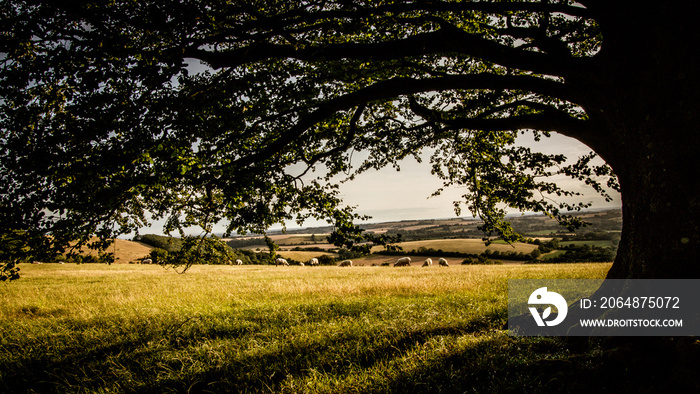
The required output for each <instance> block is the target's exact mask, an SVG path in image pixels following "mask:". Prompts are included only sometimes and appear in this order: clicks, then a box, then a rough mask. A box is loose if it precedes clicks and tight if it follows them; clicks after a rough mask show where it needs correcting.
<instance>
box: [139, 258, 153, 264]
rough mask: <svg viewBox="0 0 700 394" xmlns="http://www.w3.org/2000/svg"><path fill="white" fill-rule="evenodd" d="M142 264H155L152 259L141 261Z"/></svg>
mask: <svg viewBox="0 0 700 394" xmlns="http://www.w3.org/2000/svg"><path fill="white" fill-rule="evenodd" d="M141 264H153V260H151V259H143V260H141Z"/></svg>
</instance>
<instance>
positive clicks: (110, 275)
mask: <svg viewBox="0 0 700 394" xmlns="http://www.w3.org/2000/svg"><path fill="white" fill-rule="evenodd" d="M608 267H609V265H605V264H586V265H567V266H564V265H562V266H556V267H552V266H539V267H538V266H491V267H450V268H449V269H442V270H438V269H433V270H425V269H423V270H421V269H420V268H417V267H415V268H407V269H392V268H380V267H372V268H370V267H358V268H351V269H339V268H335V267H320V268H308V267H306V268H302V267H288V268H286V269H282V268H274V267H235V268H232V267H209V266H202V267H195V268H194V269H193V270H192V271H191V272H188V273H187V274H186V275H178V274H176V273H174V272H172V271H167V270H163V269H161V268H158V267H144V266H116V267H115V266H112V267H107V266H85V265H83V266H70V265H64V266H48V265H44V266H38V267H37V266H27V267H23V274H24V277H23V279H21V280H20V281H18V282H14V283H10V284H0V317H1V321H0V392H12V393H14V392H40V393H44V392H46V393H53V392H56V393H59V392H60V393H65V392H103V393H116V392H137V393H138V392H142V393H151V392H153V393H162V392H213V393H222V392H309V393H321V392H322V393H349V392H353V393H375V392H396V393H407V392H415V393H423V392H445V393H455V392H477V393H481V392H640V391H641V392H658V391H668V390H672V389H677V390H684V389H692V388H694V386H693V385H694V376H693V375H692V374H689V373H688V370H689V366H691V365H692V362H693V361H695V358H694V357H696V356H695V354H696V353H695V352H693V351H690V350H692V349H693V347H696V346H697V341H694V340H693V339H686V340H682V341H677V342H676V343H675V344H674V345H675V346H676V349H675V350H674V351H669V350H668V349H669V347H668V346H667V343H664V344H663V346H662V344H661V343H660V342H658V341H652V340H649V339H646V340H644V341H642V342H640V343H637V344H634V343H632V344H630V343H631V342H625V343H622V342H620V343H612V342H610V340H588V339H584V340H579V341H575V342H574V341H566V340H564V339H561V338H513V337H509V336H508V335H507V332H506V331H504V330H503V328H504V325H505V322H506V317H507V316H506V314H507V312H506V309H507V305H506V302H507V300H506V292H507V279H508V278H526V277H527V278H541V277H556V278H576V277H581V278H583V277H602V276H603V275H604V273H605V271H606V270H607V268H608ZM25 268H26V269H25ZM678 348H682V349H686V351H681V352H679V351H677V349H678Z"/></svg>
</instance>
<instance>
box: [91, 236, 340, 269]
mask: <svg viewBox="0 0 700 394" xmlns="http://www.w3.org/2000/svg"><path fill="white" fill-rule="evenodd" d="M255 240H256V242H255V243H253V244H252V245H260V244H261V243H264V242H265V241H264V240H262V238H258V239H255ZM134 241H137V242H142V243H144V244H146V245H149V246H152V247H154V248H155V249H153V250H152V251H151V253H150V255H149V258H150V259H151V260H152V261H153V263H155V264H160V263H161V262H163V261H167V257H168V254H169V253H176V252H178V251H179V250H180V249H181V248H182V246H183V241H182V239H180V238H175V237H168V236H164V235H155V234H145V235H139V236H136V237H134ZM241 241H251V240H241ZM226 245H227V247H228V248H229V250H228V252H229V253H230V254H231V256H232V257H231V259H232V261H235V260H236V259H240V260H241V261H242V262H243V264H274V261H272V260H273V259H272V258H271V257H270V253H268V252H255V251H253V250H247V249H235V248H233V247H231V244H230V242H226ZM314 249H316V250H318V251H320V252H325V251H324V250H323V249H320V248H314ZM317 258H318V260H319V264H320V265H331V264H333V265H334V264H335V263H336V260H335V259H334V258H333V257H332V256H328V255H319V256H318V257H317ZM287 261H288V262H289V264H292V265H299V263H300V262H299V261H296V260H294V259H287ZM89 262H93V261H92V260H91V261H89ZM95 262H97V261H95ZM212 263H213V264H228V263H229V262H228V261H225V262H221V261H214V262H210V261H203V262H201V264H212Z"/></svg>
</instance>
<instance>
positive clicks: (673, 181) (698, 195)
mask: <svg viewBox="0 0 700 394" xmlns="http://www.w3.org/2000/svg"><path fill="white" fill-rule="evenodd" d="M595 7H600V8H595V9H594V10H595V11H598V12H600V23H601V26H602V28H603V46H602V49H601V52H600V53H599V54H598V55H596V57H595V58H594V59H595V60H594V61H595V67H592V68H591V69H590V70H587V71H586V72H585V73H584V74H585V75H584V77H583V78H582V79H581V80H579V81H578V83H577V85H578V86H579V87H580V90H581V91H582V92H583V94H584V95H587V97H588V98H589V99H588V102H587V103H586V104H584V107H585V108H586V111H587V113H588V114H589V116H590V118H591V120H592V121H593V122H595V124H597V126H598V127H597V128H596V129H597V130H594V132H593V134H592V135H591V138H590V140H589V141H584V142H585V143H588V144H589V146H591V147H592V148H593V149H594V150H596V151H597V152H598V153H599V154H600V155H601V157H603V158H604V159H605V160H606V161H607V162H608V163H609V164H610V165H611V167H612V168H613V170H614V171H615V173H616V174H617V176H618V178H619V181H620V186H621V194H622V209H623V228H622V239H621V241H620V245H619V248H618V252H617V257H616V259H615V262H614V264H613V267H612V269H611V270H610V272H609V273H608V278H611V279H612V278H621V279H624V278H635V279H637V278H669V279H670V278H676V279H680V278H700V183H699V182H698V178H699V175H700V160H698V155H699V153H700V143H699V141H700V99H699V98H698V97H699V96H700V95H699V93H698V92H699V91H700V79H699V78H698V73H697V68H698V62H699V60H700V51H699V50H698V44H697V42H698V40H699V39H700V31H699V30H700V29H697V27H695V26H696V25H695V21H693V16H692V15H693V14H692V13H686V12H684V10H683V7H687V6H686V5H679V4H675V3H672V4H667V3H665V2H659V3H658V4H656V5H654V6H650V5H649V4H647V3H645V4H644V5H640V4H638V3H635V2H626V1H615V2H599V3H598V4H597V5H596V6H595Z"/></svg>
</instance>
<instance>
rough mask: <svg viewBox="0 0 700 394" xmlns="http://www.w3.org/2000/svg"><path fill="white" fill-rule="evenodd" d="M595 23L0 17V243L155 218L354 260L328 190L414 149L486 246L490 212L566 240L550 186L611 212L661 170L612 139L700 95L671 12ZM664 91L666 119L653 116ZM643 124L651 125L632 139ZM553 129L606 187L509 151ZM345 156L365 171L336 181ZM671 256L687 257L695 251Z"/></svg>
mask: <svg viewBox="0 0 700 394" xmlns="http://www.w3.org/2000/svg"><path fill="white" fill-rule="evenodd" d="M614 3H615V4H610V2H605V1H597V0H585V1H578V2H575V1H570V0H560V1H557V0H541V1H508V2H506V1H496V0H494V1H478V2H472V1H433V0H431V1H427V0H425V1H423V0H412V1H408V0H393V1H360V0H338V1H325V0H321V1H314V0H310V1H286V0H285V1H281V0H280V1H275V0H262V1H254V0H245V1H243V0H242V1H233V2H219V1H194V0H192V1H180V0H178V1H149V2H144V1H139V2H134V1H127V0H124V1H111V2H102V1H95V2H91V1H88V2H85V1H80V2H76V1H66V2H61V3H60V4H59V3H56V4H53V3H48V2H40V1H19V0H13V1H7V2H4V3H3V4H2V5H1V6H0V7H1V8H0V12H2V22H1V23H2V29H1V31H2V32H3V33H2V35H1V36H0V37H2V38H1V40H2V41H0V43H1V44H0V53H1V55H0V58H1V59H2V65H1V68H0V92H1V96H0V97H1V101H0V128H2V136H1V137H0V144H1V145H2V147H1V148H0V157H1V162H0V185H2V191H1V192H0V215H1V216H0V220H1V221H0V223H1V224H0V226H1V227H0V234H2V236H3V237H5V238H7V239H11V240H13V242H17V243H18V244H21V245H27V246H28V247H27V248H24V249H21V250H23V251H25V252H26V251H31V253H37V251H49V250H54V249H52V248H58V249H57V250H61V248H62V247H64V246H65V245H67V243H68V242H69V241H74V240H76V239H77V240H81V241H87V240H88V239H89V237H90V236H92V235H97V236H99V237H101V238H102V239H108V238H109V237H113V236H114V235H116V234H123V233H127V232H130V231H133V230H134V229H137V228H139V227H141V226H143V225H144V224H145V223H146V222H147V221H149V220H152V219H163V218H165V219H167V224H166V230H168V231H175V230H178V229H182V228H184V227H186V226H190V225H197V226H201V227H202V228H203V229H205V230H207V231H210V230H211V228H212V225H213V224H215V223H218V222H221V221H226V222H227V223H229V226H228V231H229V232H245V231H255V232H262V231H264V230H265V229H267V228H268V227H269V226H271V225H272V224H274V223H279V222H284V221H287V220H297V221H299V222H301V221H303V220H304V219H306V218H309V217H315V218H320V219H327V220H328V221H329V222H330V223H333V224H334V225H336V226H337V228H338V229H339V230H341V231H339V234H341V235H344V237H341V239H340V240H339V242H353V239H354V240H357V239H358V234H357V233H358V230H357V227H356V226H354V225H353V224H352V221H353V220H354V219H357V218H358V215H357V214H355V213H354V212H353V210H352V209H351V208H349V207H345V206H343V205H342V201H341V199H340V198H339V195H338V189H337V186H336V185H334V184H332V183H331V182H329V180H330V179H332V178H333V177H334V176H336V175H339V174H347V176H348V177H349V178H352V177H353V176H354V175H355V174H357V173H358V172H361V171H366V170H368V169H373V168H381V167H384V166H391V165H397V163H398V162H399V161H400V160H401V159H403V158H405V157H407V156H412V155H413V156H416V157H418V156H417V155H418V153H419V152H421V151H422V150H424V149H426V148H430V149H432V150H433V151H434V152H435V153H434V154H433V155H432V157H431V159H430V161H431V165H432V168H433V173H434V174H435V175H436V176H438V177H440V178H441V179H442V180H443V181H444V184H445V186H451V185H459V186H464V187H466V188H465V190H467V191H468V192H467V193H465V195H464V200H463V201H461V202H456V204H455V206H456V208H457V209H459V207H460V206H461V205H464V206H466V207H467V208H468V209H469V210H470V211H471V212H472V213H473V214H475V215H478V216H479V217H481V218H482V219H484V226H483V230H484V231H485V233H486V234H496V235H500V236H503V237H504V238H506V239H509V240H515V239H517V237H518V235H517V234H515V233H514V232H513V231H512V229H511V228H510V226H509V225H508V223H507V221H505V220H504V215H505V208H506V207H510V208H515V209H518V210H524V211H525V210H526V211H536V212H544V213H546V214H548V215H551V216H552V217H554V218H556V219H558V220H559V221H560V222H561V223H562V224H564V225H567V226H570V227H576V226H578V225H580V223H578V222H576V221H575V220H572V219H571V217H570V216H568V215H567V211H570V210H576V209H580V208H583V207H585V206H586V204H584V203H581V204H573V205H572V204H566V203H562V202H560V201H559V200H557V197H561V196H570V195H573V194H574V193H572V192H570V191H567V190H563V189H562V188H560V187H559V186H558V185H557V184H556V183H554V182H552V181H551V180H550V179H549V177H550V176H551V175H555V174H565V175H568V176H571V177H573V178H575V179H579V180H581V181H583V182H585V183H587V184H589V185H591V186H592V187H593V188H595V190H597V191H598V192H600V193H602V194H603V195H605V196H607V190H610V189H615V190H617V189H620V185H618V183H617V177H616V176H615V175H618V176H620V181H621V184H622V185H621V186H622V189H623V201H624V196H625V190H624V189H625V185H628V186H629V187H630V190H635V193H636V192H638V191H639V190H641V189H642V188H644V187H645V186H644V185H642V184H640V182H641V181H639V182H637V180H636V179H637V178H635V177H636V176H637V175H636V174H632V171H631V167H632V166H633V163H634V166H640V165H642V166H645V165H646V166H647V167H648V166H654V165H655V164H654V163H656V165H660V166H661V167H663V168H667V169H670V168H672V165H671V164H669V162H668V161H664V160H666V159H662V158H661V157H660V155H656V156H654V158H653V159H650V160H652V161H651V162H650V164H644V163H643V160H645V159H643V158H642V159H640V160H641V161H637V159H636V156H634V155H633V154H632V153H629V154H628V152H635V153H634V154H635V155H636V154H638V155H639V157H640V158H641V157H643V156H646V157H648V156H649V155H647V153H648V152H647V150H652V151H653V152H660V151H662V150H663V151H666V150H668V148H669V147H668V146H663V147H661V146H659V143H658V142H657V141H656V140H654V139H652V138H649V139H646V140H645V139H644V138H641V139H640V138H638V136H637V135H636V134H634V133H633V132H632V131H631V130H636V131H639V133H641V134H639V135H643V136H649V135H656V134H654V133H656V131H651V132H650V131H649V130H650V129H653V127H654V126H658V125H659V124H661V123H663V124H665V125H666V126H665V127H668V122H667V120H668V118H670V117H673V119H678V118H679V117H678V116H676V115H677V114H678V113H682V114H686V115H683V116H684V117H685V118H684V119H683V120H682V121H684V122H686V123H684V125H686V124H689V123H691V121H692V120H693V119H695V116H696V115H695V114H691V112H692V111H693V109H692V108H695V109H696V108H697V107H694V103H697V99H695V101H693V100H692V99H687V97H690V95H689V94H688V95H685V96H684V95H683V94H685V92H687V91H688V90H689V89H690V88H691V87H693V86H696V82H697V78H695V77H692V79H691V76H690V73H689V72H688V70H689V69H690V67H689V66H688V65H689V64H690V63H688V62H685V61H680V62H679V61H678V55H677V52H679V51H685V53H686V55H689V56H691V57H692V56H694V55H695V54H697V50H692V49H688V48H689V47H686V46H685V45H684V44H679V43H678V42H677V39H676V41H672V40H671V39H669V38H668V37H669V36H670V35H671V34H677V33H678V32H679V31H680V32H681V33H688V34H690V36H691V37H692V34H695V36H697V33H692V32H691V28H690V27H688V23H690V21H687V19H688V17H686V16H684V15H683V13H682V12H680V13H678V14H676V12H677V11H682V8H683V7H682V6H679V5H677V4H675V3H673V4H672V2H663V3H659V4H656V5H649V6H644V7H642V6H638V5H636V3H635V2H630V1H620V2H614ZM678 7H680V8H678ZM669 14H673V15H675V16H676V17H675V20H674V21H673V22H670V21H668V20H666V19H664V18H665V16H668V15H669ZM686 22H687V23H686ZM662 33H663V34H662ZM689 51H690V52H689ZM198 64H203V65H204V66H205V67H199V68H197V67H195V66H196V65H198ZM662 75H663V76H664V78H659V76H662ZM668 76H670V78H672V81H671V82H669V79H668ZM640 78H644V79H640ZM635 81H636V82H637V84H639V85H641V86H637V85H635ZM648 81H653V82H650V83H649V84H647V82H648ZM658 81H662V82H658ZM662 85H663V89H665V90H660V89H661V88H659V86H662ZM676 88H678V89H681V91H682V93H681V97H682V98H681V99H679V100H678V101H679V104H678V105H675V106H672V107H673V110H660V109H659V108H658V107H659V106H660V105H659V104H660V103H662V104H661V106H663V105H664V104H663V100H668V99H669V93H668V92H669V91H671V90H672V89H676ZM623 89H628V90H627V91H626V92H625V95H624V97H626V100H625V99H623V95H622V92H621V90H623ZM657 96H660V97H657ZM645 100H646V101H645ZM684 100H685V101H684ZM666 105H667V104H666ZM631 108H633V109H634V111H636V112H632V111H631ZM640 111H641V112H640ZM662 113H663V114H662ZM640 114H644V115H646V116H647V120H649V119H652V120H651V121H649V122H647V124H645V125H639V124H638V123H635V122H639V121H638V120H637V119H638V118H639V116H638V115H640ZM657 115H658V116H657ZM680 121H681V120H675V122H676V123H674V124H675V125H678V123H677V122H680ZM684 127H685V126H684ZM640 130H641V131H640ZM552 131H556V132H559V133H562V134H564V135H567V136H570V137H573V138H576V139H578V140H580V141H582V142H584V143H585V144H587V145H588V146H590V147H591V148H592V149H593V150H594V151H595V152H597V153H598V154H600V156H601V157H602V158H603V159H604V160H605V161H607V163H609V164H610V166H611V167H612V169H611V167H609V166H608V165H600V164H594V163H595V162H594V161H593V158H594V157H595V154H593V153H592V154H590V155H586V156H584V157H581V158H578V160H575V163H574V164H571V163H568V164H567V161H566V160H567V158H565V157H564V156H563V155H546V154H542V153H538V152H534V151H531V150H530V149H528V148H524V147H521V146H516V145H515V137H516V136H517V135H518V133H524V132H528V133H534V135H535V137H536V138H537V139H540V138H546V137H547V136H548V133H549V132H552ZM689 133H690V134H691V135H692V130H689V129H687V128H684V129H683V130H682V131H681V132H679V134H678V135H677V137H673V138H677V141H676V140H674V139H673V138H671V139H672V140H673V143H668V144H669V146H670V145H673V144H676V145H673V146H682V149H689V148H687V147H686V146H690V147H693V146H697V144H696V141H697V137H694V138H695V140H694V141H695V145H693V144H690V145H682V143H681V141H686V142H687V140H688V139H687V138H685V137H686V136H687V135H689ZM637 140H639V141H637ZM635 144H641V145H640V147H641V148H639V149H638V148H637V147H636V145H635ZM654 144H656V145H655V146H653V147H652V145H654ZM354 151H367V152H369V155H368V157H369V158H368V159H367V160H366V161H364V162H362V163H360V164H359V165H358V164H357V163H355V165H354V166H353V163H352V152H354ZM668 160H671V159H668ZM674 160H675V159H674ZM696 167H697V165H696ZM637 168H638V167H637ZM613 170H614V171H615V174H613V172H612V171H613ZM628 173H629V175H628ZM318 174H321V175H318ZM628 177H629V179H630V181H629V182H625V179H628ZM650 177H651V178H654V177H655V179H656V178H661V177H660V176H659V177H656V175H654V176H653V177H652V176H651V175H649V176H647V178H646V179H647V180H648V179H651V178H650ZM632 178H634V180H632ZM668 179H671V178H668ZM673 179H675V178H673ZM438 192H439V191H438ZM631 194H632V193H627V195H631ZM651 195H652V194H650V196H651ZM650 198H651V197H650ZM650 204H651V203H650ZM629 205H630V206H637V205H640V206H641V205H642V203H641V202H640V203H639V204H636V203H635V204H629ZM659 206H661V205H659ZM630 212H632V211H630ZM625 215H626V216H625V219H626V220H628V217H627V212H626V213H625ZM631 216H634V215H631ZM630 220H631V219H630ZM693 226H695V225H690V224H689V225H688V226H685V227H687V228H688V229H690V228H692V227H693ZM685 227H684V230H683V231H685V230H686V229H685ZM629 228H630V226H627V227H626V229H627V231H630V230H629ZM47 235H50V237H47ZM623 238H624V237H623ZM682 238H683V239H684V240H687V242H685V241H683V242H685V243H684V245H686V246H687V245H688V244H690V245H693V247H694V248H697V235H692V236H690V235H688V236H683V237H682ZM630 239H631V238H630ZM679 242H681V241H679ZM622 244H623V245H624V247H623V249H624V250H625V251H628V250H629V248H632V246H628V245H627V243H626V241H624V240H623V242H622ZM679 245H680V244H679ZM12 250H13V251H14V252H10V251H8V256H9V255H11V254H12V253H15V254H16V253H17V250H19V248H14V249H12ZM23 253H24V252H23ZM27 253H29V252H27ZM679 253H686V254H687V253H688V252H687V251H686V250H685V249H683V250H682V251H681V252H679ZM644 259H648V257H645V258H644ZM620 264H622V263H620ZM624 264H625V265H629V263H628V262H627V263H624ZM628 274H629V273H621V274H620V275H623V276H624V275H628ZM651 275H654V274H651Z"/></svg>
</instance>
